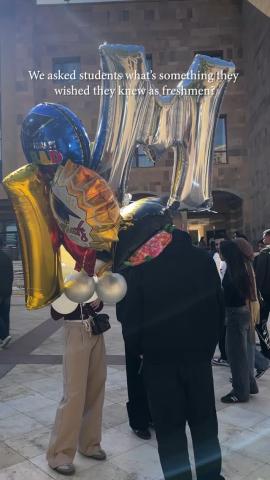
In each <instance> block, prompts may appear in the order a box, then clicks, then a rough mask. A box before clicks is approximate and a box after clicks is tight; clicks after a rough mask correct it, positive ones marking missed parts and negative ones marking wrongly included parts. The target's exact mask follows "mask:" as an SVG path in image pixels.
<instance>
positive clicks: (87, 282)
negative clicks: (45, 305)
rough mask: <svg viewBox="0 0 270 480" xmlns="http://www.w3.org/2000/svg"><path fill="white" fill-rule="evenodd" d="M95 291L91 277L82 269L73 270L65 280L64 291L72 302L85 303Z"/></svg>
mask: <svg viewBox="0 0 270 480" xmlns="http://www.w3.org/2000/svg"><path fill="white" fill-rule="evenodd" d="M94 292H95V282H94V280H93V277H89V276H88V275H87V273H86V272H85V271H84V270H81V271H80V272H76V271H74V272H73V273H72V274H71V275H70V276H69V277H68V278H67V279H66V281H65V284H64V293H65V294H66V296H67V297H68V298H69V300H71V301H72V302H77V303H85V302H87V301H88V300H89V299H90V298H91V297H92V295H93V294H94Z"/></svg>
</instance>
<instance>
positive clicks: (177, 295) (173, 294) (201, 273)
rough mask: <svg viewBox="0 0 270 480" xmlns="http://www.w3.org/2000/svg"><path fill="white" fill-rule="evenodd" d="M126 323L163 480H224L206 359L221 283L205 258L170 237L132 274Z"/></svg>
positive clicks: (184, 237)
mask: <svg viewBox="0 0 270 480" xmlns="http://www.w3.org/2000/svg"><path fill="white" fill-rule="evenodd" d="M124 310H125V311H124V312H123V315H124V316H125V322H124V323H123V335H124V339H125V343H126V348H128V350H129V351H132V352H133V354H134V355H140V356H141V358H143V373H144V378H145V382H146V388H147V392H148V396H149V402H150V410H151V414H152V417H153V422H154V425H155V429H156V434H157V441H158V451H159V456H160V461H161V466H162V469H163V473H164V477H165V479H166V480H189V479H191V478H192V474H191V469H190V462H189V457H188V449H187V439H186V433H185V427H186V423H188V424H189V427H190V431H191V435H192V441H193V448H194V456H195V464H196V472H197V479H198V480H222V479H223V477H222V476H221V474H220V471H221V452H220V445H219V441H218V426H217V416H216V409H215V398H214V388H213V377H212V369H211V359H212V357H213V354H214V351H215V348H216V345H217V342H218V339H219V334H220V331H221V328H222V327H223V324H224V311H225V310H224V302H223V294H222V289H221V284H220V279H219V275H218V272H217V269H216V266H215V263H214V261H213V259H212V258H210V256H209V255H208V253H207V252H206V251H203V250H202V249H199V248H196V247H193V246H192V244H191V238H190V236H189V235H188V234H187V233H186V232H182V231H179V230H175V231H174V232H173V240H172V242H171V244H170V245H168V246H167V248H166V249H165V250H164V251H163V253H161V255H160V256H159V257H157V258H156V259H154V260H152V261H151V262H149V263H145V264H142V265H140V266H138V267H134V268H132V269H131V271H130V275H129V281H128V292H127V297H126V300H125V305H124Z"/></svg>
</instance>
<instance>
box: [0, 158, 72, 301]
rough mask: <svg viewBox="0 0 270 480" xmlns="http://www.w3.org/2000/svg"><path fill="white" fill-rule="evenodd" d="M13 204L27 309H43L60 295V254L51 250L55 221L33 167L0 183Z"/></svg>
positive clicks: (28, 166)
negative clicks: (20, 251)
mask: <svg viewBox="0 0 270 480" xmlns="http://www.w3.org/2000/svg"><path fill="white" fill-rule="evenodd" d="M3 184H4V187H5V189H6V191H7V193H8V196H9V198H10V200H11V203H12V205H13V208H14V211H15V215H16V220H17V225H18V230H19V236H20V243H21V250H22V260H23V270H24V284H25V302H26V307H27V308H28V309H29V310H32V309H36V308H40V307H44V306H45V305H49V304H50V303H51V302H52V301H53V300H55V299H56V298H57V297H58V296H59V295H60V294H61V292H62V289H63V279H62V270H61V260H60V254H59V253H58V252H56V251H55V250H54V248H53V241H52V234H53V231H54V229H55V220H54V218H53V216H52V212H51V209H50V204H49V196H48V191H47V187H46V185H45V184H44V182H43V181H42V179H40V177H39V172H38V167H37V166H36V165H25V166H24V167H21V168H19V169H18V170H16V171H15V172H13V173H11V174H10V175H8V176H7V177H6V178H5V179H4V180H3Z"/></svg>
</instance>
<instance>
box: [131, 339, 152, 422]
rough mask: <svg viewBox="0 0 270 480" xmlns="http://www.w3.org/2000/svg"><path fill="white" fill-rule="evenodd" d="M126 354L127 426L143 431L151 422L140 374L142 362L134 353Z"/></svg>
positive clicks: (142, 379)
mask: <svg viewBox="0 0 270 480" xmlns="http://www.w3.org/2000/svg"><path fill="white" fill-rule="evenodd" d="M125 352H126V372H127V389H128V402H127V412H128V418H129V425H130V427H131V428H132V429H134V430H145V429H147V428H148V427H149V423H150V422H151V421H152V419H151V415H150V410H149V406H148V398H147V393H146V389H145V384H144V378H143V373H142V368H141V367H142V361H141V359H140V357H138V356H136V355H134V353H132V352H130V351H128V349H127V348H125Z"/></svg>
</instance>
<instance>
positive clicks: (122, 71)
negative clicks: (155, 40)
mask: <svg viewBox="0 0 270 480" xmlns="http://www.w3.org/2000/svg"><path fill="white" fill-rule="evenodd" d="M100 55H101V68H102V71H103V72H105V73H106V74H109V75H110V77H109V78H112V79H111V80H109V79H108V77H107V78H106V79H105V80H103V85H102V86H103V87H104V88H107V89H108V88H110V89H111V91H112V92H114V94H113V95H103V96H102V99H101V106H100V114H99V122H98V134H97V137H96V141H95V146H94V150H93V158H92V161H91V168H92V169H93V170H96V171H97V172H98V173H99V174H100V175H101V176H102V177H103V178H105V180H107V182H108V183H109V184H110V186H111V188H112V190H113V191H115V192H117V196H118V199H119V201H120V202H121V204H122V202H123V198H124V196H125V192H126V188H127V183H128V176H129V171H130V168H131V163H132V159H133V156H134V150H135V147H136V146H137V145H138V144H140V145H142V146H143V147H144V148H145V149H146V151H147V152H148V153H149V155H150V156H151V157H153V158H154V159H157V160H158V158H159V157H160V156H161V155H162V154H163V153H164V152H165V151H166V150H167V149H169V148H172V149H173V151H174V168H173V172H172V180H171V192H170V197H169V200H168V205H172V204H173V203H174V202H180V208H182V209H191V210H194V209H199V208H207V207H208V206H209V205H210V202H209V200H210V199H211V174H212V161H213V158H212V147H213V135H214V130H215V124H216V121H217V118H218V112H219V108H220V104H221V100H222V98H223V95H224V92H225V88H226V86H227V83H228V82H227V79H226V78H225V77H224V74H227V73H233V72H234V69H235V66H234V64H233V63H232V62H228V61H225V60H221V59H219V58H213V57H208V56H205V55H196V56H195V57H194V60H193V62H192V65H191V66H190V68H189V70H188V72H187V74H186V76H187V78H188V79H186V80H183V81H181V82H180V83H179V84H178V85H177V86H176V88H175V91H174V92H172V93H171V92H170V95H165V96H162V95H160V94H156V93H155V88H154V86H153V84H152V83H151V81H150V80H149V79H148V78H149V75H148V72H147V66H146V59H145V53H144V48H143V47H141V46H138V45H109V44H104V45H101V46H100ZM199 73H200V74H203V75H204V76H201V77H200V78H198V74H199ZM192 74H193V77H192ZM194 75H197V78H196V77H195V78H194ZM164 91H165V93H166V92H167V91H166V90H164ZM208 92H209V94H208Z"/></svg>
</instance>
